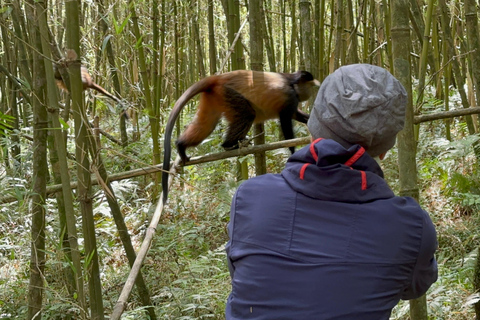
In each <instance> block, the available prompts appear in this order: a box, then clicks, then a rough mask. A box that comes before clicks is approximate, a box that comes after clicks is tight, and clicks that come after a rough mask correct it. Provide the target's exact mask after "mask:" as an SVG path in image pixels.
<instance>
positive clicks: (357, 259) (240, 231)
mask: <svg viewBox="0 0 480 320" xmlns="http://www.w3.org/2000/svg"><path fill="white" fill-rule="evenodd" d="M312 145H313V148H310V147H307V148H303V149H302V150H300V151H298V152H297V153H295V154H294V156H292V157H291V159H290V160H289V162H288V164H287V167H286V169H285V170H284V171H283V173H282V174H281V175H265V176H261V177H257V178H253V179H250V180H248V181H246V182H245V183H243V184H242V185H241V186H240V188H239V190H238V191H237V194H236V197H235V199H234V201H233V203H232V213H233V214H232V220H231V222H230V225H229V234H230V238H231V241H230V243H229V247H228V255H229V259H230V261H231V266H232V268H233V269H232V274H233V275H234V276H233V277H232V278H233V281H232V294H231V296H230V298H229V300H228V305H227V312H226V314H227V319H365V320H367V319H368V320H372V319H388V318H389V315H390V312H391V309H392V308H393V307H394V306H395V305H396V304H397V303H398V301H399V300H400V298H404V299H405V298H413V297H417V296H419V295H421V294H423V293H424V292H425V291H426V289H427V288H428V286H429V285H430V284H431V283H432V282H433V281H434V280H435V279H434V278H433V277H432V276H433V273H431V270H430V268H427V270H426V271H427V272H426V273H425V274H422V272H421V270H418V269H415V267H416V266H417V267H421V266H422V265H424V266H427V267H431V263H433V262H430V261H418V263H417V258H418V257H419V256H420V257H431V256H433V252H434V250H435V247H436V245H435V230H434V229H433V225H432V224H431V222H430V220H429V218H428V214H427V213H426V212H424V211H423V210H421V209H420V208H419V206H418V205H417V204H416V202H415V201H414V200H413V199H411V198H401V197H395V196H394V195H393V193H392V191H391V190H390V189H389V188H388V186H387V185H386V183H385V181H384V180H383V179H382V173H381V170H380V168H379V167H378V165H377V163H376V161H375V160H373V159H372V158H371V157H370V156H369V155H367V154H366V153H365V154H363V155H362V156H360V158H359V159H358V160H356V161H355V162H354V163H352V164H350V165H345V164H344V163H346V162H347V161H348V160H349V159H351V158H352V157H354V156H355V155H356V154H358V153H357V151H358V150H362V149H358V150H357V148H351V149H350V150H345V149H343V148H342V147H341V146H340V145H338V144H337V143H336V142H334V141H333V140H323V141H319V142H317V143H314V144H313V143H312ZM358 148H360V147H358ZM311 150H314V153H317V155H318V159H317V161H315V160H313V157H312V156H311V154H310V153H311ZM339 151H340V152H339ZM309 161H310V162H309ZM306 163H310V165H309V166H308V167H307V169H306V170H305V171H304V172H303V179H302V178H301V177H300V175H301V174H302V168H303V167H304V165H305V164H306ZM362 172H363V173H362ZM363 175H364V179H362V176H363ZM414 270H415V271H416V272H414Z"/></svg>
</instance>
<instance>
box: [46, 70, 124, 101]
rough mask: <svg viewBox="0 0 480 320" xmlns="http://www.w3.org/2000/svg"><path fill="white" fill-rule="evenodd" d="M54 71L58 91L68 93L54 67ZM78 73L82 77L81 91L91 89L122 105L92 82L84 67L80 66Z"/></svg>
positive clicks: (58, 72)
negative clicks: (61, 90)
mask: <svg viewBox="0 0 480 320" xmlns="http://www.w3.org/2000/svg"><path fill="white" fill-rule="evenodd" d="M54 71H55V81H56V83H57V86H58V87H59V88H60V89H63V90H66V91H68V88H67V86H66V85H65V82H64V81H63V79H62V75H61V74H60V71H59V70H58V68H57V67H55V70H54ZM80 72H81V76H82V84H83V90H86V89H87V88H89V89H93V90H95V91H97V92H100V93H101V94H103V95H105V96H107V97H109V98H110V99H112V100H113V101H115V102H117V103H118V104H120V105H122V101H121V100H120V99H119V98H117V97H116V96H114V95H113V94H111V93H110V92H108V91H107V90H105V89H104V88H102V87H101V86H99V85H98V84H96V83H95V82H94V81H93V79H92V77H91V76H90V74H89V73H88V70H87V68H86V67H85V66H81V68H80Z"/></svg>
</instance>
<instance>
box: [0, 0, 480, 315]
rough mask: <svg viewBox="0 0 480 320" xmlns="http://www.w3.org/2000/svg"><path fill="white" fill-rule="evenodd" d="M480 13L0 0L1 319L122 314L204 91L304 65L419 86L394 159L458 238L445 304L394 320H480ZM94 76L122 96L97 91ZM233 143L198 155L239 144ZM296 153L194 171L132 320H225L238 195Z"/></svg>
mask: <svg viewBox="0 0 480 320" xmlns="http://www.w3.org/2000/svg"><path fill="white" fill-rule="evenodd" d="M478 11H479V3H478V2H476V1H475V0H464V1H463V2H462V1H458V0H451V1H449V2H446V0H438V1H434V0H428V1H422V0H410V1H407V0H377V1H374V0H358V1H343V0H331V1H325V0H298V1H296V0H263V1H262V0H250V1H246V0H245V1H239V0H197V1H194V0H190V1H178V0H171V1H166V0H149V1H147V0H132V1H114V0H89V1H75V0H73V1H57V0H51V1H44V0H0V32H1V33H0V135H1V138H0V203H1V205H0V212H1V214H0V319H17V318H20V319H24V318H28V319H82V318H92V319H103V318H104V317H106V316H107V315H110V314H112V311H113V309H114V307H115V305H116V303H117V299H118V297H119V295H120V292H121V291H122V287H123V285H124V284H125V281H126V279H127V276H128V273H129V271H130V268H129V263H133V260H134V259H135V251H136V250H138V248H139V247H140V244H141V242H142V241H143V239H144V237H145V235H146V233H147V229H148V228H147V227H148V225H149V222H150V220H151V219H152V216H153V213H154V211H155V207H156V203H157V200H158V199H159V198H160V191H159V182H160V175H159V170H158V167H159V166H158V165H159V164H160V163H161V159H162V158H161V156H162V153H163V145H162V144H163V129H164V125H165V123H166V119H167V118H168V114H169V111H170V109H171V107H172V105H173V104H174V103H175V101H176V98H178V97H179V96H180V95H181V93H182V92H183V91H184V90H185V89H186V88H187V87H188V86H190V85H191V84H193V83H194V82H195V81H197V80H198V79H200V78H203V77H205V76H207V75H211V74H214V73H216V72H227V71H230V70H235V69H254V70H265V71H274V72H294V71H296V70H300V69H304V70H308V71H310V72H312V73H313V74H314V75H315V77H316V78H317V79H319V80H320V81H321V80H322V79H324V78H325V76H326V75H328V74H329V73H330V72H332V71H333V70H335V69H336V68H337V67H338V66H340V65H345V64H350V63H360V62H361V63H372V64H376V65H379V66H382V67H385V68H387V69H388V70H390V71H391V72H392V73H393V74H394V75H395V76H397V77H398V78H399V79H400V80H401V81H402V83H403V84H404V85H405V86H406V87H407V90H408V91H409V93H410V97H411V101H410V105H409V115H408V118H407V120H408V122H407V129H406V130H405V132H404V133H402V135H401V136H400V137H399V141H398V142H399V143H398V149H397V148H395V149H394V150H392V152H390V153H389V155H388V158H387V159H386V160H385V161H384V162H383V165H384V170H385V173H386V177H387V180H388V182H389V183H390V185H391V186H392V188H393V189H394V190H395V191H396V192H397V193H398V194H402V195H411V196H414V197H416V198H418V199H419V201H420V202H421V204H422V205H423V206H424V207H425V208H426V209H427V210H428V211H429V212H430V213H431V216H432V219H433V220H434V222H435V224H436V226H437V232H438V239H439V250H438V256H437V260H438V261H439V268H440V270H439V272H440V276H439V280H438V281H437V283H435V284H434V286H433V287H432V288H431V290H430V291H429V292H428V294H427V296H426V301H427V303H426V306H427V307H426V308H425V303H424V301H423V300H421V299H420V300H419V301H416V302H413V303H408V302H401V303H400V305H399V306H397V308H396V309H395V310H394V312H393V314H392V319H414V320H417V319H427V317H428V319H473V318H475V317H476V315H478V316H480V305H475V303H476V302H477V301H478V300H479V296H478V293H477V291H478V289H479V288H480V276H478V275H477V274H480V272H479V271H477V268H478V267H477V262H476V260H477V247H478V245H479V237H478V234H479V231H480V214H479V212H478V208H479V206H480V176H479V171H478V160H479V159H478V158H479V156H480V154H479V151H478V143H479V142H478V140H479V138H478V130H479V124H480V123H479V120H478V118H477V117H476V116H475V115H471V116H470V115H466V113H469V114H473V113H475V112H478V109H476V106H477V104H478V101H480V74H479V73H480V45H479V40H478V39H479V36H480V35H479V29H478ZM80 64H82V65H84V66H86V67H87V69H88V70H89V72H90V74H91V76H92V79H93V80H94V81H95V82H96V83H98V84H99V85H101V86H103V87H105V88H106V89H107V90H108V91H110V92H112V93H114V94H115V95H116V96H118V97H121V99H122V102H121V103H117V102H115V101H113V100H110V99H109V98H107V97H105V96H103V95H101V94H97V93H95V92H94V91H92V90H87V91H82V84H81V80H80ZM54 70H57V71H58V72H59V73H60V74H61V76H62V77H64V79H65V81H66V82H67V87H68V88H70V90H69V91H70V93H68V92H67V91H65V90H59V89H58V88H57V87H56V86H55V79H54ZM67 79H68V81H67ZM68 82H69V83H68ZM310 106H311V101H310V102H307V103H305V104H304V106H303V108H304V109H305V110H308V108H309V107H310ZM448 110H450V111H451V113H445V111H448ZM194 111H195V103H191V104H189V106H188V108H186V110H185V111H184V112H183V114H182V116H181V119H180V121H179V122H178V124H177V132H176V133H177V134H178V133H179V132H181V131H182V130H183V128H184V126H185V125H186V124H188V123H189V122H190V121H191V119H192V117H193V114H194ZM465 111H466V112H465ZM123 112H126V113H127V114H128V119H127V117H125V116H123ZM452 112H453V114H452ZM460 112H463V115H461V116H459V115H458V114H459V113H460ZM430 115H433V116H434V118H435V119H437V120H432V118H428V119H427V118H425V117H424V116H430ZM264 129H265V135H264V136H262V137H264V139H265V141H266V142H267V143H270V142H273V141H277V140H279V139H280V138H281V133H280V130H279V126H278V124H277V123H276V122H275V121H269V122H267V123H266V124H265V128H264ZM255 130H256V131H255V132H258V130H262V128H255ZM295 131H296V135H297V136H299V137H307V136H308V132H307V129H306V127H305V126H304V125H300V124H296V126H295ZM223 132H224V124H221V125H219V127H218V128H217V129H216V130H215V132H214V133H213V134H212V135H211V136H210V137H209V139H207V140H206V141H205V142H204V143H203V144H202V145H200V146H199V147H197V148H195V149H192V150H190V151H189V152H190V153H191V154H193V155H204V154H207V153H216V152H220V151H222V149H221V147H220V144H221V141H222V134H223ZM252 135H254V133H253V132H252V134H251V135H250V136H252ZM256 143H257V142H256ZM260 143H262V142H260ZM288 156H289V153H288V150H287V149H286V148H281V149H276V150H274V151H268V152H266V153H263V154H260V155H258V154H257V155H256V156H255V157H254V156H252V155H247V156H242V157H238V158H227V159H223V160H219V161H211V162H206V163H202V164H198V165H194V166H187V167H184V168H182V170H181V172H182V174H181V175H178V176H176V177H175V179H174V183H173V187H172V189H171V193H170V196H169V197H170V198H169V203H168V206H167V207H166V208H165V210H164V211H163V213H162V215H161V219H160V223H159V225H158V227H157V228H156V235H155V237H154V241H153V243H152V244H151V246H150V251H149V253H148V255H147V257H146V259H145V261H144V265H143V268H142V274H141V279H140V278H137V282H136V288H135V290H134V291H133V292H132V295H131V296H130V298H129V299H128V304H127V305H126V309H125V312H124V313H123V318H122V319H141V318H143V319H147V318H148V317H150V318H157V319H222V318H224V316H223V313H224V306H225V301H226V298H227V296H228V293H229V290H230V281H229V274H228V271H227V266H226V260H225V258H226V257H225V253H224V244H225V242H226V240H227V234H226V225H227V223H228V219H229V205H230V201H231V197H232V195H233V193H234V191H235V189H236V187H237V186H238V185H239V183H241V180H242V179H245V178H247V177H249V176H250V177H251V176H253V175H255V174H261V173H263V172H272V173H278V172H280V171H281V170H282V168H283V166H284V163H285V161H286V160H287V158H288ZM156 168H157V169H156ZM155 172H156V173H155ZM417 183H418V184H417ZM319 299H321V297H319ZM152 306H153V307H152ZM475 309H477V313H476V312H475ZM426 311H428V316H427V312H426Z"/></svg>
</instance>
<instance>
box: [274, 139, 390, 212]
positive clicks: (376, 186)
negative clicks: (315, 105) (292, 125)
mask: <svg viewBox="0 0 480 320" xmlns="http://www.w3.org/2000/svg"><path fill="white" fill-rule="evenodd" d="M282 176H283V177H284V178H285V180H286V181H287V183H288V184H289V185H290V187H291V188H292V189H293V190H295V191H297V192H300V193H302V194H304V195H306V196H308V197H311V198H316V199H322V200H328V201H341V202H348V203H364V202H369V201H373V200H378V199H388V198H392V197H394V194H393V192H392V191H391V189H390V188H389V187H388V185H387V183H386V182H385V180H384V179H383V171H382V169H381V168H380V166H379V165H378V164H377V162H376V161H375V160H374V159H373V158H372V157H370V156H369V155H368V153H366V152H365V149H364V148H363V147H361V146H360V145H353V146H351V147H350V148H348V149H345V148H344V147H343V146H342V145H341V144H339V143H338V142H335V141H334V140H331V139H323V138H320V139H317V140H315V141H314V142H312V143H311V144H310V145H308V146H306V147H304V148H302V149H300V150H298V151H297V152H295V153H294V154H293V155H292V156H291V157H290V158H289V159H288V161H287V164H286V167H285V169H284V170H283V171H282Z"/></svg>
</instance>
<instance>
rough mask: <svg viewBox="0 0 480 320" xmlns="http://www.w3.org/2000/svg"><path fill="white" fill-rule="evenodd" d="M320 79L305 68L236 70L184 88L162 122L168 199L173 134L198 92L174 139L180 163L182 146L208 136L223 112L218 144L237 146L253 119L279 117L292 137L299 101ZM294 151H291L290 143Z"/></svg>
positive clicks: (301, 116) (300, 116) (302, 117)
mask: <svg viewBox="0 0 480 320" xmlns="http://www.w3.org/2000/svg"><path fill="white" fill-rule="evenodd" d="M316 85H317V86H318V81H317V80H315V79H314V78H313V76H312V75H311V74H310V73H308V72H305V71H298V72H296V73H293V74H286V73H274V72H259V71H247V70H237V71H232V72H227V73H224V74H221V75H215V76H210V77H207V78H204V79H202V80H200V81H198V82H197V83H195V84H193V85H192V86H191V87H190V88H188V89H187V90H186V91H185V92H184V93H183V95H182V96H181V97H180V98H179V99H178V101H177V102H176V103H175V106H174V107H173V109H172V112H171V113H170V117H169V119H168V121H167V125H166V128H165V148H164V163H163V168H164V173H163V175H164V176H163V178H162V180H163V181H162V183H163V189H164V190H163V192H164V198H165V200H166V195H167V192H166V191H167V189H168V187H167V184H168V181H167V179H168V170H169V168H170V154H171V146H170V143H171V135H172V132H173V127H174V125H175V122H176V119H177V118H178V115H179V114H180V112H181V111H182V109H183V107H184V106H185V105H186V104H187V102H188V101H189V100H190V99H192V98H193V97H194V96H196V95H197V94H201V96H200V101H199V104H198V108H197V113H196V114H195V117H194V119H193V121H192V123H190V125H189V126H188V127H187V129H186V130H185V132H184V133H183V134H182V135H181V136H180V137H179V138H178V140H177V142H176V145H177V149H178V152H179V155H180V157H181V158H182V161H183V163H185V162H186V161H188V159H189V158H188V157H187V155H186V153H185V150H186V149H187V148H188V147H194V146H197V145H198V144H200V143H201V142H202V141H203V140H204V139H206V138H207V137H208V136H209V135H210V134H211V133H212V131H213V130H214V129H215V127H216V125H217V123H218V122H219V121H220V119H221V118H222V117H225V119H226V120H227V122H228V123H229V128H228V130H227V135H226V138H225V141H224V143H223V144H222V146H223V147H224V148H226V149H230V148H235V147H238V141H241V140H243V139H244V138H245V136H246V134H247V132H248V130H249V128H250V127H251V125H252V123H262V122H264V121H266V120H269V119H275V118H280V122H281V125H282V131H283V133H284V136H285V138H286V139H291V138H293V129H292V123H291V120H292V119H295V120H297V121H301V122H304V123H306V121H307V120H308V114H305V113H303V112H302V111H300V110H298V109H297V107H298V104H299V102H301V101H305V100H307V99H308V98H309V97H310V96H311V94H312V92H311V87H312V86H316ZM291 150H292V152H293V151H294V149H293V148H291Z"/></svg>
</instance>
